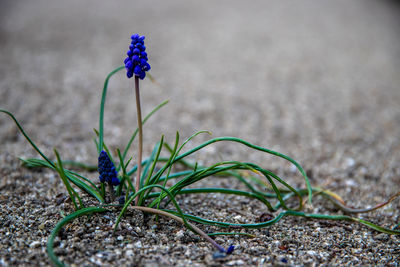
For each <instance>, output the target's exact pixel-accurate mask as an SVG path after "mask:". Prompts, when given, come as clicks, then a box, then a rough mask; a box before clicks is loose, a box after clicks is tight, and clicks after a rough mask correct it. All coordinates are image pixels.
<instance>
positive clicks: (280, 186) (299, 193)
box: [0, 34, 400, 266]
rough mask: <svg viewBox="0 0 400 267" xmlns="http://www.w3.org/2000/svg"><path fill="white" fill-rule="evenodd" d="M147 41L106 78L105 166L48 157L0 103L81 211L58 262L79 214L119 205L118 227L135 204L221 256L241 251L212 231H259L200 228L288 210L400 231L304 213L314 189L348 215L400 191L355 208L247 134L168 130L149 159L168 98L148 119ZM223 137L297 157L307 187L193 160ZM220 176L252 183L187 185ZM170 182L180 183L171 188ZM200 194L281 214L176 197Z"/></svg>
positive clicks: (256, 170)
mask: <svg viewBox="0 0 400 267" xmlns="http://www.w3.org/2000/svg"><path fill="white" fill-rule="evenodd" d="M144 40H145V37H144V36H140V35H138V34H134V35H132V36H131V44H130V45H129V49H128V51H127V53H126V55H127V57H126V58H125V60H124V65H123V66H120V67H118V68H116V69H114V70H113V71H112V72H111V73H110V74H109V75H108V76H107V78H106V80H105V82H104V87H103V91H102V98H101V103H100V112H99V129H98V130H96V131H95V132H96V135H97V138H98V139H97V141H96V146H97V151H98V166H89V165H86V164H84V163H81V162H71V161H62V160H61V157H60V155H59V153H58V151H57V150H56V149H54V152H55V156H56V161H53V160H51V159H50V158H48V157H47V156H46V155H44V153H43V152H42V151H41V150H40V149H39V147H38V146H37V145H36V144H35V143H34V142H33V141H32V140H31V138H29V136H28V135H27V134H26V133H25V131H24V129H23V128H22V126H21V125H20V123H19V122H18V120H17V119H16V118H15V117H14V115H13V114H12V113H10V112H8V111H6V110H1V109H0V112H2V113H4V114H6V115H8V116H10V117H11V119H13V120H14V122H15V123H16V125H17V127H18V128H19V130H20V131H21V133H22V134H23V135H24V137H25V138H26V140H27V141H28V142H29V143H30V145H31V146H32V147H33V148H34V149H35V150H36V151H37V152H38V153H39V155H40V156H41V157H42V159H24V160H23V163H24V164H25V166H27V167H46V168H50V169H53V170H54V171H56V172H57V173H58V174H59V176H60V178H61V180H62V182H63V183H64V185H65V187H66V189H67V192H68V194H69V196H70V199H71V201H72V204H73V207H74V209H75V211H74V212H72V213H71V214H69V215H68V216H66V217H65V218H63V219H62V220H61V221H60V222H59V223H58V224H57V225H56V226H55V228H54V229H53V231H52V233H51V235H50V237H49V238H48V242H47V253H48V255H49V257H50V259H51V261H52V262H53V263H54V264H55V265H57V266H64V263H63V262H61V261H60V260H59V258H58V257H57V255H56V254H55V253H54V240H55V238H56V236H57V234H58V232H59V231H60V230H61V229H62V227H63V226H64V225H66V224H68V223H69V222H71V221H72V220H74V219H75V218H78V217H81V216H85V215H88V214H93V213H103V212H109V211H114V212H115V211H117V212H119V215H118V217H117V219H116V222H115V225H114V231H115V229H117V227H118V225H119V223H120V221H121V220H122V219H123V217H124V216H127V215H126V210H127V209H128V207H130V208H133V209H136V210H140V211H142V212H145V213H150V214H156V215H157V216H164V217H167V218H170V219H173V220H176V221H177V222H180V223H182V224H183V225H184V226H185V227H186V228H187V229H189V230H190V231H193V232H194V233H196V234H198V235H200V236H201V237H203V238H204V239H205V240H206V241H208V242H210V243H211V244H212V245H213V246H214V247H215V248H216V249H217V253H216V254H214V257H215V258H218V257H226V256H227V255H229V254H232V253H234V246H233V245H230V246H228V248H227V249H225V248H224V246H222V245H220V244H218V243H217V242H216V241H215V240H214V239H213V238H212V236H214V235H245V236H250V237H251V236H252V235H250V234H247V233H243V232H230V231H228V232H216V233H205V232H204V231H203V230H201V226H202V225H209V226H212V227H217V228H218V227H219V228H222V229H229V227H234V228H262V227H268V226H270V225H273V224H275V223H277V222H279V221H280V220H281V219H282V218H283V217H285V216H298V217H304V218H313V219H320V220H344V221H350V222H356V223H361V224H363V225H365V226H367V227H370V228H372V229H374V230H376V231H380V232H382V233H386V234H394V235H399V234H400V231H398V230H396V229H395V228H396V227H397V226H396V227H395V228H393V229H389V228H384V227H381V226H378V225H376V224H373V223H371V222H368V221H366V220H363V219H360V218H357V217H352V216H349V215H326V214H315V213H307V212H304V211H303V209H304V206H305V204H304V202H305V201H304V197H306V198H307V200H308V203H309V205H310V207H312V206H311V205H312V198H313V195H315V194H318V195H320V196H322V197H323V198H324V199H326V200H328V201H330V202H332V203H333V204H335V205H336V206H337V207H338V208H339V209H340V210H342V211H343V212H345V213H347V214H358V213H365V212H370V211H373V210H376V209H378V208H381V207H383V206H385V205H387V204H388V203H390V202H391V201H393V200H394V199H395V198H396V197H398V196H400V192H399V193H397V194H396V195H394V196H392V197H391V198H390V199H388V200H387V201H385V202H383V203H381V204H378V205H376V206H374V207H371V208H365V209H354V208H351V207H348V206H346V205H345V204H344V202H343V200H342V199H341V198H340V197H339V196H337V195H336V194H335V193H333V192H331V191H328V190H325V189H322V188H318V187H312V186H311V184H310V182H309V180H308V177H307V175H306V173H305V171H304V169H303V168H302V167H301V165H300V164H299V163H297V162H296V161H295V160H294V159H292V158H290V157H289V156H287V155H284V154H281V153H279V152H276V151H273V150H270V149H267V148H264V147H260V146H256V145H254V144H251V143H249V142H247V141H245V140H243V139H239V138H235V137H217V138H213V139H210V140H208V141H206V142H204V143H202V144H200V145H197V146H195V147H194V148H192V149H189V150H187V151H185V152H182V150H183V149H184V147H185V145H186V144H187V143H188V142H190V141H192V139H193V138H195V137H196V136H198V135H199V134H203V133H209V132H207V131H200V132H197V133H195V134H193V135H192V136H191V137H189V138H188V139H187V140H185V141H184V142H183V143H182V144H180V137H179V132H177V134H176V137H175V143H174V145H170V144H168V143H166V142H165V141H164V136H162V137H161V139H160V141H159V142H157V143H156V144H155V145H154V148H153V152H152V153H151V154H150V155H149V156H148V157H146V158H145V159H142V153H143V152H142V151H143V125H144V124H145V123H146V121H147V120H148V119H150V118H151V117H152V116H153V115H154V114H155V113H156V112H157V111H158V110H159V109H160V108H162V107H163V106H164V105H166V104H167V101H165V102H163V103H161V104H160V105H159V106H157V107H155V108H154V109H153V110H152V111H151V112H150V113H149V114H148V115H146V116H145V117H144V118H143V119H142V114H141V103H140V88H139V82H140V81H142V80H144V79H145V78H146V76H148V77H150V78H151V76H150V74H148V71H149V70H150V69H151V68H150V64H149V63H148V61H149V59H148V54H147V52H146V46H145V43H144ZM123 69H125V70H126V76H127V78H129V79H130V78H134V86H133V87H134V92H135V98H136V108H137V110H136V111H137V128H136V129H134V130H133V132H132V135H131V138H130V140H129V141H128V143H127V145H126V146H125V148H124V150H123V151H122V152H121V151H120V150H119V149H117V150H116V151H115V152H114V151H110V150H109V148H108V147H107V145H106V143H105V141H104V110H105V102H106V94H107V90H108V83H109V80H110V79H111V77H112V76H113V75H114V74H115V73H117V72H119V71H122V70H123ZM137 135H138V137H139V138H138V151H137V153H135V155H132V157H130V158H129V159H127V156H128V151H129V149H130V147H131V144H132V143H133V141H134V140H135V138H136V136H137ZM220 142H226V143H229V144H230V145H234V144H236V145H240V146H244V147H247V148H249V149H252V150H254V151H259V152H262V153H265V154H270V155H273V156H276V157H279V158H281V159H283V160H285V161H288V162H290V163H291V164H292V165H293V166H295V167H296V168H297V170H298V171H299V174H300V175H301V176H302V177H303V179H304V187H303V188H295V187H293V186H291V185H289V184H288V183H287V182H285V180H284V179H282V178H281V177H279V176H278V175H277V174H276V173H274V172H272V171H270V170H268V169H266V168H264V167H261V166H259V165H257V164H254V163H251V162H242V161H223V162H217V163H215V164H212V165H210V166H201V165H199V164H197V163H196V162H193V161H192V160H190V156H191V155H193V154H195V153H196V152H197V151H199V150H201V149H203V148H205V147H207V146H210V145H213V144H215V143H220ZM163 149H164V151H166V152H167V153H168V155H169V156H167V157H161V152H162V150H163ZM113 156H117V157H118V161H115V159H114V157H113ZM132 159H136V160H135V161H136V164H135V165H134V166H133V167H131V169H128V166H129V164H130V163H131V161H132ZM116 163H117V164H116ZM71 165H73V166H75V167H80V168H83V169H85V170H87V171H94V170H97V171H98V177H97V178H96V179H95V180H92V179H90V178H87V177H84V176H83V175H81V174H78V173H76V172H74V171H72V170H69V169H68V167H70V166H71ZM177 165H179V166H180V168H181V169H182V168H184V170H183V171H177V172H174V171H173V170H174V169H175V168H173V167H174V166H177ZM142 169H143V170H142ZM216 176H223V177H231V178H232V179H237V180H238V181H239V182H240V183H242V184H243V185H244V187H245V188H247V190H237V189H230V188H202V187H198V188H193V187H191V188H188V186H191V185H193V184H196V183H197V182H198V181H200V180H204V179H207V178H211V177H216ZM249 177H250V178H249ZM173 179H175V180H173ZM96 180H97V181H96ZM167 181H171V182H172V181H175V182H173V184H172V185H170V186H168V185H167ZM106 186H108V189H109V190H108V191H109V192H108V194H107V193H106V190H105V188H106ZM76 189H79V190H80V192H81V193H80V194H79V193H78V191H77V190H76ZM82 193H84V194H86V195H87V196H89V197H91V198H93V199H95V200H97V201H98V205H96V206H88V207H86V206H85V203H84V201H83V200H82V196H81V194H82ZM198 193H204V194H207V193H220V194H228V195H238V196H242V197H247V198H250V199H254V200H257V201H260V202H261V203H262V204H263V205H264V206H265V209H266V210H268V212H271V213H275V216H272V215H271V217H270V218H268V220H265V221H262V222H258V223H256V222H254V223H231V222H225V221H224V222H223V221H216V220H209V219H204V218H201V217H198V216H194V215H191V214H185V213H183V211H182V209H181V208H180V205H179V201H177V200H176V199H175V197H176V196H177V195H178V194H179V195H190V194H198ZM116 199H118V201H116ZM296 199H297V203H298V204H297V206H296V207H292V205H293V200H296ZM289 202H290V203H291V204H290V205H289V204H288V203H289ZM289 206H290V207H289Z"/></svg>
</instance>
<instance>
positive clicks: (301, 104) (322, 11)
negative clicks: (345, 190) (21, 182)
mask: <svg viewBox="0 0 400 267" xmlns="http://www.w3.org/2000/svg"><path fill="white" fill-rule="evenodd" d="M0 5H1V6H0V10H1V11H0V14H1V17H0V51H1V53H0V60H1V63H2V64H0V107H1V108H2V109H7V110H9V111H11V112H13V113H14V114H15V116H16V117H17V119H19V120H20V122H21V123H22V125H23V126H24V127H25V128H26V130H27V132H28V133H29V135H30V136H31V137H32V138H33V139H34V140H35V141H36V142H37V143H38V144H39V145H40V147H41V148H43V149H44V151H47V152H48V153H50V154H52V153H51V150H52V148H53V147H54V146H57V147H58V148H59V149H60V151H61V153H62V155H65V156H66V157H69V158H73V159H78V160H79V159H83V160H86V161H89V162H92V163H95V162H96V157H97V156H96V150H95V146H94V144H93V142H92V141H91V138H92V137H93V136H94V134H93V128H98V110H99V103H100V97H101V90H102V86H103V82H104V79H105V77H106V75H107V74H108V73H109V72H110V71H111V70H113V69H114V68H116V67H118V66H120V65H122V64H123V60H124V58H125V53H126V51H127V49H128V46H129V43H130V36H131V34H133V33H139V34H141V35H145V36H146V40H145V43H146V46H147V51H148V54H149V63H150V64H151V66H152V70H151V71H150V73H151V75H152V76H153V77H154V78H155V79H156V83H152V82H151V81H150V80H149V79H145V80H144V81H143V82H141V97H142V104H143V107H142V108H143V110H144V114H147V113H148V112H150V111H151V110H152V108H154V107H155V106H156V105H158V104H159V103H161V102H162V101H164V100H167V99H169V100H170V103H169V104H168V105H167V107H164V108H163V109H162V111H161V112H159V113H158V114H157V115H156V116H155V117H153V118H152V119H151V120H150V121H149V123H148V124H147V125H146V126H145V129H144V130H145V153H150V151H151V150H152V145H153V144H154V143H155V142H156V141H158V140H159V138H160V136H161V134H165V135H166V138H167V140H168V141H169V142H172V141H173V140H174V138H175V132H176V131H177V130H179V131H180V133H181V136H182V139H185V138H187V137H188V136H190V135H191V134H193V133H194V132H196V131H198V130H210V131H212V132H213V136H214V137H216V136H225V135H228V136H236V137H240V138H243V139H246V140H248V141H250V142H253V143H255V144H258V145H261V146H265V147H269V148H272V149H276V150H279V151H280V152H283V153H286V154H289V155H291V156H293V157H294V158H296V159H298V160H299V161H300V162H301V163H303V164H304V165H306V167H307V168H309V169H311V170H312V171H313V172H314V176H316V175H315V174H317V175H318V176H319V177H324V176H325V177H327V176H329V175H332V173H334V172H335V171H337V169H338V168H339V170H344V169H346V168H350V167H351V168H355V167H357V168H358V169H357V170H356V171H357V172H362V169H360V168H361V167H363V168H364V173H368V174H371V173H372V175H375V176H379V177H381V176H382V175H385V173H386V174H387V176H388V177H389V178H388V182H396V181H397V183H398V179H397V178H398V177H399V175H400V170H399V167H398V166H397V164H396V162H399V160H400V153H399V150H400V144H399V141H398V138H399V136H400V45H399V40H400V16H399V10H400V6H399V4H398V2H397V1H344V0H343V1H341V0H337V1H319V0H314V1H311V0H307V1H289V0H287V1H286V0H285V1H264V0H258V1H257V0H256V1H251V2H248V1H232V0H229V1H228V0H219V1H184V0H170V1H162V0H159V1H98V0H88V1H78V0H70V1H50V0H47V1H46V0H37V1H1V4H0ZM134 101H135V100H134V94H133V79H131V80H129V79H127V78H126V76H125V73H124V72H120V73H119V74H118V75H116V76H114V77H113V79H112V80H111V82H110V87H109V93H108V99H107V106H106V117H105V129H106V142H107V143H108V144H109V145H110V146H111V147H112V148H116V147H120V148H121V147H123V145H124V144H126V142H127V140H128V139H129V136H130V134H131V132H132V131H133V129H134V128H135V127H136V117H135V116H136V115H135V110H136V109H135V106H134V103H135V102H134ZM0 123H1V125H0V138H1V139H0V140H1V145H0V151H1V154H3V155H4V154H9V155H12V156H15V157H19V156H25V157H28V156H36V153H35V152H34V151H33V150H32V149H30V148H29V146H28V143H27V142H26V141H25V140H24V139H23V137H22V135H21V134H19V133H18V131H17V130H16V127H15V126H14V125H13V123H12V121H11V120H9V118H7V117H6V116H5V115H0ZM205 138H208V137H205V136H204V137H199V139H198V140H202V139H205ZM197 144H198V143H197ZM236 149H237V148H236V146H232V147H231V146H227V145H225V146H220V147H218V149H216V150H213V149H211V148H210V149H209V150H208V151H206V153H209V154H211V155H214V154H215V152H216V151H218V153H220V154H219V156H221V155H222V156H223V155H225V154H226V155H229V156H233V158H232V159H242V160H256V161H260V160H261V161H262V162H264V163H266V159H265V158H262V159H260V157H259V156H260V155H259V154H257V153H255V154H253V153H249V151H241V150H236ZM134 151H135V150H134V149H133V150H132V153H133V154H134ZM242 153H243V154H242ZM268 163H269V162H268ZM271 164H274V163H271ZM371 164H376V165H373V166H372V165H371ZM276 166H278V165H276ZM360 166H361V167H360ZM276 168H278V167H276ZM362 177H364V176H361V178H360V179H363V178H362ZM396 177H397V178H396ZM396 179H397V180H396ZM314 182H316V181H314ZM388 190H389V191H390V190H391V189H390V188H389V189H388Z"/></svg>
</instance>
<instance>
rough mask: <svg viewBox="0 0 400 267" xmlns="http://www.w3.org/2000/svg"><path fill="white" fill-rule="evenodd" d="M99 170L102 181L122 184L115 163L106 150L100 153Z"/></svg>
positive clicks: (114, 184)
mask: <svg viewBox="0 0 400 267" xmlns="http://www.w3.org/2000/svg"><path fill="white" fill-rule="evenodd" d="M98 170H99V174H100V176H99V179H100V182H101V183H104V182H107V183H109V184H110V185H112V186H117V185H119V184H120V181H119V179H118V177H117V171H116V169H115V166H114V163H112V161H111V159H110V157H109V156H108V154H107V152H105V151H104V150H103V151H101V152H100V155H99V165H98Z"/></svg>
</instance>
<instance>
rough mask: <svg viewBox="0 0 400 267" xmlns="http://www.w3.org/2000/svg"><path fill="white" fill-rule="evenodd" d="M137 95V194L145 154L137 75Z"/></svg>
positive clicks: (137, 78) (136, 78) (137, 198)
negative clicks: (143, 154)
mask: <svg viewBox="0 0 400 267" xmlns="http://www.w3.org/2000/svg"><path fill="white" fill-rule="evenodd" d="M135 95H136V109H137V120H138V128H139V152H138V161H137V162H138V163H137V165H138V169H137V178H136V192H138V191H139V188H140V176H141V172H142V153H143V127H142V111H141V109H140V94H139V77H137V76H136V75H135ZM138 202H139V195H138V196H137V197H136V200H135V203H136V205H137V204H138Z"/></svg>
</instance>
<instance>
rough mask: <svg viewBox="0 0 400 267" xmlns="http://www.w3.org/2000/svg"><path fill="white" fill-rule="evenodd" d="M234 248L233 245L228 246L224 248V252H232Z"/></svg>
mask: <svg viewBox="0 0 400 267" xmlns="http://www.w3.org/2000/svg"><path fill="white" fill-rule="evenodd" d="M234 249H235V246H233V245H231V246H229V248H228V249H227V250H226V254H232V252H233V250H234Z"/></svg>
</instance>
